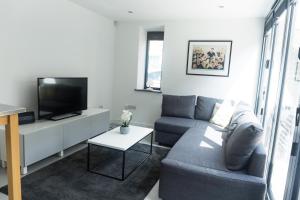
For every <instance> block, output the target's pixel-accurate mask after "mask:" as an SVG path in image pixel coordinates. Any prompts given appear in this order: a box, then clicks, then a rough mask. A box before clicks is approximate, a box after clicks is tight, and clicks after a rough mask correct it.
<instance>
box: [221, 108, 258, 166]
mask: <svg viewBox="0 0 300 200" xmlns="http://www.w3.org/2000/svg"><path fill="white" fill-rule="evenodd" d="M240 120H241V121H242V123H239V124H238V125H237V127H236V128H235V129H234V131H233V133H232V134H231V136H230V137H229V138H228V140H227V143H226V144H225V163H226V166H227V168H228V169H230V170H241V169H243V168H245V166H246V165H247V163H248V160H249V159H250V157H251V155H252V153H253V151H254V150H255V149H256V147H257V145H258V144H259V143H260V142H261V139H262V136H263V128H262V126H261V125H260V123H259V122H258V120H257V119H256V117H255V115H254V113H253V114H244V115H243V116H241V117H240Z"/></svg>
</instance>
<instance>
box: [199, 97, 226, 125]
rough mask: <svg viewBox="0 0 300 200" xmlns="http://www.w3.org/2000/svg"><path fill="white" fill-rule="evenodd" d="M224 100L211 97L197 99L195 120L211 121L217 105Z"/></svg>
mask: <svg viewBox="0 0 300 200" xmlns="http://www.w3.org/2000/svg"><path fill="white" fill-rule="evenodd" d="M222 102H223V100H221V99H215V98H210V97H202V96H198V97H197V103H196V108H195V119H199V120H204V121H209V120H210V118H211V115H212V113H213V111H214V107H215V104H216V103H222Z"/></svg>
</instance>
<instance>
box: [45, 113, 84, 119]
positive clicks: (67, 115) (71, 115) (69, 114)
mask: <svg viewBox="0 0 300 200" xmlns="http://www.w3.org/2000/svg"><path fill="white" fill-rule="evenodd" d="M81 114H82V112H74V113H67V114H63V115H57V116H53V117H50V118H49V120H52V121H59V120H62V119H67V118H70V117H75V116H78V115H81Z"/></svg>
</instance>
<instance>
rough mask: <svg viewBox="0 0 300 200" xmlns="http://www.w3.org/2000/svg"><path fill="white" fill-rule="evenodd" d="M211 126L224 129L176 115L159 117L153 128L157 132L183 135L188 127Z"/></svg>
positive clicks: (218, 129)
mask: <svg viewBox="0 0 300 200" xmlns="http://www.w3.org/2000/svg"><path fill="white" fill-rule="evenodd" d="M207 126H208V127H211V128H213V129H214V130H217V131H224V130H225V129H223V128H222V127H220V126H217V125H215V124H212V123H209V122H207V121H202V120H194V119H186V118H178V117H161V118H160V119H158V120H156V122H155V124H154V129H155V130H156V131H159V132H166V133H173V134H177V135H183V134H184V133H185V132H186V131H187V130H188V129H189V128H203V127H207Z"/></svg>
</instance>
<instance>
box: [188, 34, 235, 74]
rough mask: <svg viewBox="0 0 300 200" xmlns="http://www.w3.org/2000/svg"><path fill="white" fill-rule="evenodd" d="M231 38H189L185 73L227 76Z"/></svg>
mask: <svg viewBox="0 0 300 200" xmlns="http://www.w3.org/2000/svg"><path fill="white" fill-rule="evenodd" d="M231 51H232V40H189V41H188V53H187V65H186V74H187V75H201V76H220V77H228V76H229V72H230V61H231Z"/></svg>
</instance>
